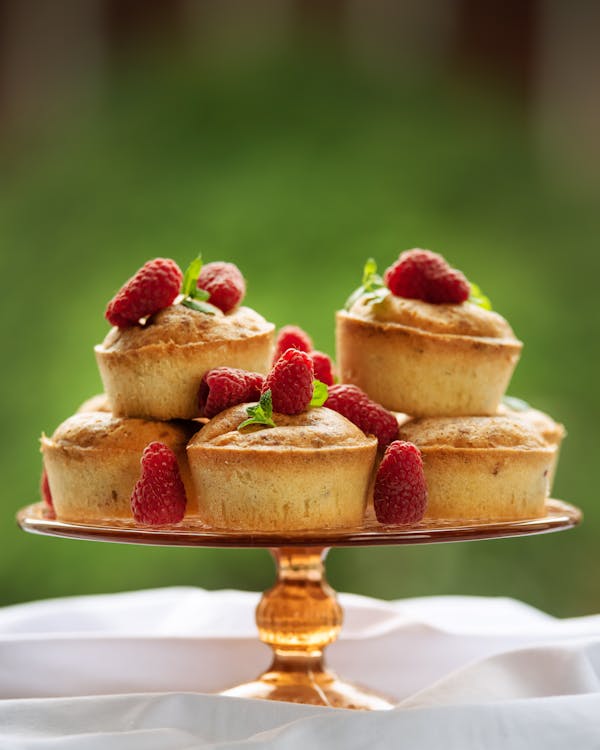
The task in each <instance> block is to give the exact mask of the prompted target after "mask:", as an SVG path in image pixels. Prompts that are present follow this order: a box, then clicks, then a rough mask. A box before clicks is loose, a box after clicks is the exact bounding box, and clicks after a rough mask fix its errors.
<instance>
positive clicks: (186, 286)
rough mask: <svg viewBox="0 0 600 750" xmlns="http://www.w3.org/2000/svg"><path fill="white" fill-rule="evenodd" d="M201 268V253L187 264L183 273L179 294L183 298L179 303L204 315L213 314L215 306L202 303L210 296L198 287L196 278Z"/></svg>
mask: <svg viewBox="0 0 600 750" xmlns="http://www.w3.org/2000/svg"><path fill="white" fill-rule="evenodd" d="M201 270H202V255H198V257H197V258H194V260H193V261H192V262H191V263H190V264H189V266H188V267H187V268H186V270H185V273H184V274H183V283H182V284H181V294H183V296H184V299H182V300H181V304H182V305H183V306H184V307H189V308H190V309H191V310H196V311H197V312H201V313H205V314H206V315H214V314H215V308H214V307H213V306H212V305H205V304H204V303H205V302H206V301H207V300H208V298H209V297H210V294H209V293H208V292H207V291H206V290H205V289H198V278H199V276H200V271H201Z"/></svg>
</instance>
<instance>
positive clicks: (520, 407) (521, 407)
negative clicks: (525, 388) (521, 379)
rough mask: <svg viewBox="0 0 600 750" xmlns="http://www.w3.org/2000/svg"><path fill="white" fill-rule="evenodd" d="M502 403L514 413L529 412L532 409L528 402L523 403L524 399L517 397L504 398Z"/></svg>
mask: <svg viewBox="0 0 600 750" xmlns="http://www.w3.org/2000/svg"><path fill="white" fill-rule="evenodd" d="M502 403H503V404H504V406H506V407H508V408H509V409H511V410H512V411H528V410H529V409H531V406H529V404H528V403H527V401H523V399H522V398H517V397H516V396H502Z"/></svg>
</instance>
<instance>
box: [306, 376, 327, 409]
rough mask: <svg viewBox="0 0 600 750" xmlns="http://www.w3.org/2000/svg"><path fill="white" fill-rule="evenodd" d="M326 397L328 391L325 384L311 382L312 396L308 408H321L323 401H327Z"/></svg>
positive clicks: (318, 381) (315, 381)
mask: <svg viewBox="0 0 600 750" xmlns="http://www.w3.org/2000/svg"><path fill="white" fill-rule="evenodd" d="M328 396H329V391H328V389H327V386H326V385H325V383H322V382H321V381H320V380H313V395H312V398H311V400H310V404H309V406H310V407H311V408H312V407H315V406H323V404H324V403H325V401H327V397H328Z"/></svg>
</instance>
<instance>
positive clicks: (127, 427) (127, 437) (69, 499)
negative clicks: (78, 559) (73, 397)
mask: <svg viewBox="0 0 600 750" xmlns="http://www.w3.org/2000/svg"><path fill="white" fill-rule="evenodd" d="M198 428H199V425H198V424H196V423H194V422H191V423H185V422H149V421H145V420H142V419H122V418H119V417H114V416H112V414H110V413H107V412H84V413H77V414H75V415H73V416H72V417H69V419H67V420H66V421H65V422H63V423H62V424H61V425H60V426H59V427H58V428H57V429H56V430H55V432H54V434H53V435H52V437H50V438H49V437H46V436H45V435H42V439H41V450H42V454H43V457H44V467H45V470H46V473H47V476H48V481H49V484H50V490H51V493H52V502H53V505H54V510H55V512H56V516H57V518H59V519H60V520H63V521H74V522H84V523H86V522H90V521H99V520H102V519H115V518H116V519H118V518H131V517H132V514H131V508H130V498H131V492H132V490H133V487H134V485H135V483H136V481H137V480H138V478H139V476H140V458H141V455H142V452H143V450H144V448H145V447H146V446H147V445H148V443H151V442H152V441H155V440H156V441H159V442H161V443H164V444H165V445H167V446H169V448H171V449H172V450H173V451H174V452H175V454H176V455H177V458H178V462H179V468H180V472H181V478H182V479H183V482H184V485H185V487H186V494H187V498H188V505H187V511H186V512H187V513H188V514H189V513H194V511H195V508H196V503H195V499H194V492H193V487H192V484H191V481H190V475H189V468H188V464H187V459H186V453H185V446H186V444H187V442H188V440H189V439H190V438H191V437H192V435H193V434H194V432H195V431H196V430H197V429H198Z"/></svg>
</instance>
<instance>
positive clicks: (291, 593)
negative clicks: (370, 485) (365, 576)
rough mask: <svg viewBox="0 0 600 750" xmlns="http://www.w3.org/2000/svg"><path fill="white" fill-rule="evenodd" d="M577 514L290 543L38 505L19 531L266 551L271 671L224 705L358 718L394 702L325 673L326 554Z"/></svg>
mask: <svg viewBox="0 0 600 750" xmlns="http://www.w3.org/2000/svg"><path fill="white" fill-rule="evenodd" d="M580 520H581V512H580V511H579V510H578V509H577V508H575V507H574V506H572V505H569V504H567V503H564V502H561V501H559V500H549V501H548V502H547V506H546V514H545V515H544V516H543V517H540V518H532V519H526V520H521V521H501V522H498V521H494V522H491V521H460V522H457V521H451V522H450V521H448V522H444V521H435V522H434V521H430V522H424V523H421V524H417V525H415V526H383V525H381V524H378V523H377V522H376V520H375V519H374V518H373V517H371V516H367V518H366V519H365V522H364V524H363V525H362V526H361V527H358V528H353V529H325V530H323V529H318V530H315V531H302V532H287V533H265V532H256V533H242V532H229V531H221V530H218V529H211V528H208V527H207V526H204V525H202V524H200V523H198V522H193V521H189V520H186V521H184V522H183V523H181V524H177V525H176V526H161V527H156V528H146V527H140V526H136V525H135V524H134V523H133V521H123V522H116V521H114V520H107V521H106V522H105V523H100V522H96V523H94V524H83V523H66V522H64V521H57V520H56V519H54V518H53V517H51V515H50V514H49V513H48V511H47V510H46V509H45V508H44V506H43V505H42V504H41V503H37V504H36V505H30V506H28V507H26V508H23V509H22V510H21V511H20V512H19V513H18V515H17V522H18V523H19V525H20V526H21V528H22V529H24V530H25V531H30V532H32V533H36V534H49V535H51V536H59V537H70V538H74V539H89V540H98V541H105V542H121V543H129V544H156V545H163V546H177V547H181V546H183V547H245V548H248V547H253V548H256V547H263V548H268V549H270V550H271V553H272V554H273V557H274V559H275V565H276V569H277V580H276V583H275V585H274V586H273V588H271V589H270V590H269V591H267V592H265V593H264V594H263V596H262V599H261V600H260V603H259V605H258V607H257V610H256V622H257V625H258V633H259V637H260V639H261V641H263V643H266V644H267V645H269V646H270V647H271V648H272V649H273V661H272V663H271V666H270V667H269V669H268V670H267V671H266V672H264V673H263V674H262V675H260V676H259V677H258V678H257V679H256V680H254V681H252V682H247V683H244V684H243V685H239V686H237V687H234V688H231V689H230V690H226V691H225V692H224V695H233V696H238V697H244V698H263V699H268V700H279V701H290V702H294V703H308V704H312V705H320V706H333V707H338V708H356V709H386V708H391V707H392V702H391V700H389V699H387V698H385V697H384V696H380V695H377V694H376V693H373V692H371V691H369V690H367V689H366V688H363V687H360V686H357V685H352V684H350V683H346V682H343V681H342V680H340V679H339V678H338V677H337V676H336V675H335V674H334V673H333V672H330V671H329V670H328V669H326V667H325V663H324V658H323V650H324V648H325V647H326V646H327V645H329V644H330V643H333V641H335V640H336V638H337V636H338V634H339V632H340V629H341V627H342V608H341V607H340V605H339V604H338V602H337V600H336V598H335V593H334V591H333V589H331V587H330V586H329V585H328V584H327V582H326V580H325V575H324V560H325V555H326V553H327V551H328V549H329V548H331V547H355V546H373V545H391V544H394V545H396V544H428V543H436V542H453V541H454V542H456V541H468V540H473V539H497V538H501V537H510V536H523V535H528V534H541V533H545V532H550V531H560V530H562V529H568V528H571V527H572V526H575V525H576V524H578V523H579V522H580Z"/></svg>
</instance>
